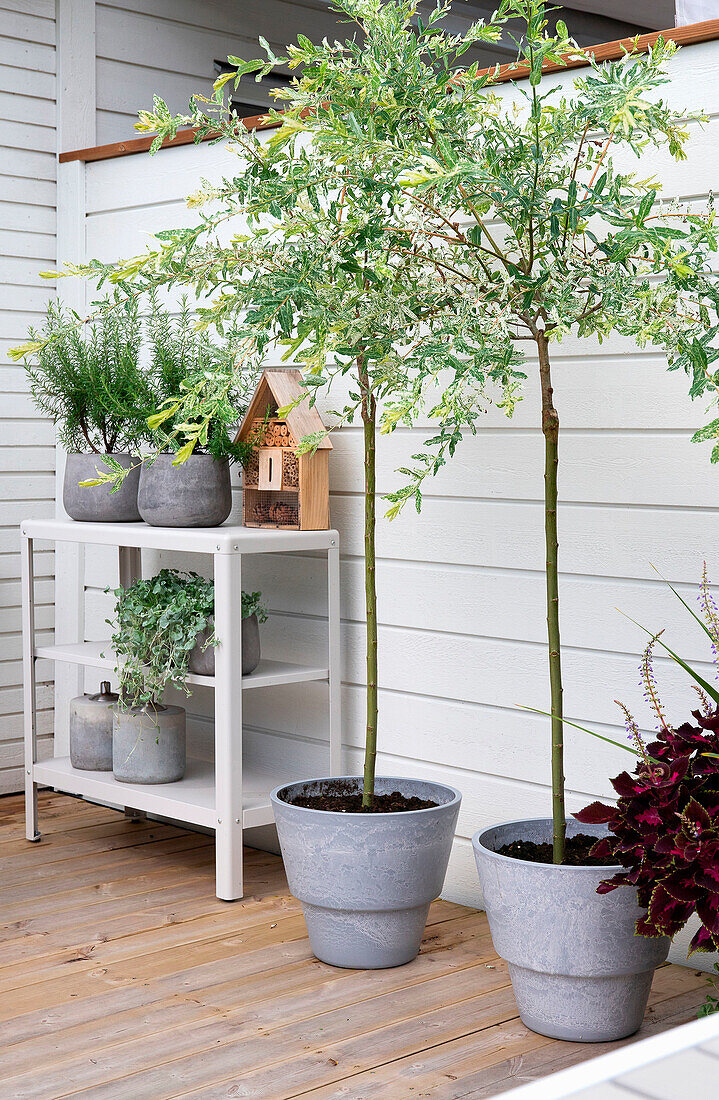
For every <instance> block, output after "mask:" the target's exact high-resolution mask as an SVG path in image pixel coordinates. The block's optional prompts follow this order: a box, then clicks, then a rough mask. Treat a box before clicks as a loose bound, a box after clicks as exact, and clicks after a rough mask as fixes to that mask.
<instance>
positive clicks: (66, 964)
mask: <svg viewBox="0 0 719 1100" xmlns="http://www.w3.org/2000/svg"><path fill="white" fill-rule="evenodd" d="M40 819H41V827H42V829H43V833H44V834H45V835H46V837H47V839H46V841H45V842H44V847H43V844H40V845H37V846H32V847H31V846H30V845H27V844H26V842H24V841H23V840H22V829H23V821H22V803H21V800H20V799H18V798H17V797H15V796H10V797H9V798H4V799H0V881H1V882H2V884H3V889H2V894H1V895H0V992H4V993H5V996H4V997H3V998H2V1002H0V1080H2V1081H3V1088H4V1089H5V1090H6V1094H7V1095H8V1096H9V1095H12V1096H13V1098H14V1100H22V1098H23V1097H27V1098H28V1100H30V1098H32V1100H43V1097H44V1098H46V1100H59V1098H60V1097H64V1096H82V1097H85V1098H88V1100H90V1098H94V1097H97V1098H98V1100H100V1098H101V1100H111V1098H113V1097H117V1098H118V1100H126V1098H127V1097H132V1098H133V1100H142V1098H143V1097H147V1098H148V1100H163V1098H165V1100H170V1098H171V1097H172V1098H174V1097H180V1096H182V1097H188V1098H189V1097H194V1098H198V1100H199V1098H200V1097H202V1098H203V1100H212V1098H218V1100H219V1098H222V1100H225V1098H229V1097H233V1096H243V1095H248V1096H249V1095H251V1096H257V1097H262V1100H289V1098H290V1097H299V1096H302V1097H303V1098H305V1100H330V1098H332V1100H397V1098H399V1097H403V1098H404V1097H409V1096H421V1097H427V1098H429V1100H470V1097H471V1098H472V1100H479V1098H480V1097H489V1096H494V1095H498V1094H499V1093H501V1092H503V1091H505V1090H506V1089H508V1088H510V1087H513V1086H514V1085H515V1084H520V1083H522V1082H524V1081H526V1080H531V1079H533V1077H538V1076H542V1075H544V1074H546V1073H551V1072H554V1071H555V1070H557V1069H561V1068H564V1067H565V1066H567V1065H571V1064H573V1063H574V1062H577V1061H581V1060H583V1059H586V1058H590V1057H593V1056H594V1055H595V1054H597V1053H603V1052H604V1051H605V1050H607V1049H611V1047H612V1046H613V1045H616V1044H602V1045H601V1046H599V1047H593V1046H586V1045H583V1044H574V1043H558V1042H555V1041H553V1040H550V1039H546V1038H544V1037H543V1036H538V1035H534V1034H533V1033H532V1032H529V1031H527V1029H526V1028H524V1027H523V1025H522V1024H521V1022H520V1021H519V1020H518V1018H517V1011H516V1005H515V1002H514V998H513V996H512V992H511V986H510V984H509V978H508V974H507V969H506V966H505V964H504V963H503V962H502V961H501V960H500V959H498V958H497V957H496V955H495V954H494V951H493V948H492V943H491V938H490V936H489V932H488V928H487V923H486V918H485V916H484V914H482V913H477V912H475V911H474V910H471V909H466V908H463V907H460V906H455V905H452V904H451V903H448V902H437V903H435V904H434V906H433V907H432V909H431V911H430V923H429V925H428V928H427V933H426V936H425V939H424V943H423V947H422V951H421V953H420V956H419V957H418V959H416V960H415V961H414V962H413V963H410V964H409V965H407V966H405V967H400V968H397V969H394V970H384V971H369V972H364V971H352V970H338V969H335V968H333V967H329V966H327V965H325V964H324V963H320V962H319V961H318V960H317V959H315V958H314V957H313V956H312V954H311V952H310V950H309V945H308V942H307V938H306V933H305V927H304V922H303V920H302V916H301V911H300V907H299V905H298V903H297V902H296V901H295V899H293V898H292V897H291V896H290V895H289V894H288V892H287V886H286V880H285V878H284V873H283V869H282V865H281V861H280V860H279V859H278V858H277V857H276V856H271V855H268V854H267V853H264V852H253V851H250V850H248V852H247V853H246V868H245V870H246V879H247V886H246V888H247V891H248V893H247V896H246V897H245V898H243V899H242V901H240V902H237V903H234V904H228V903H225V902H221V901H218V900H217V899H216V898H215V896H214V858H213V857H214V848H213V844H212V841H211V838H208V837H206V836H203V835H200V834H195V833H188V832H185V831H184V830H181V829H177V828H175V827H173V826H165V825H158V824H156V823H145V822H143V823H142V824H141V825H132V824H130V823H129V822H128V821H127V820H126V819H124V818H123V817H122V816H121V815H119V814H117V813H116V812H114V811H111V810H105V809H103V808H102V807H98V806H90V805H88V804H84V803H82V802H79V801H78V800H76V799H70V798H68V797H66V796H63V795H57V794H55V793H53V792H42V793H41V815H40ZM705 988H706V985H705V979H704V976H702V975H697V974H696V973H695V972H693V971H691V970H688V969H684V968H678V967H672V966H665V967H662V968H661V969H660V970H659V971H658V973H657V976H656V978H655V982H654V986H653V990H652V1001H651V1010H650V1012H649V1013H648V1016H647V1021H646V1023H645V1026H644V1028H643V1029H642V1032H640V1036H638V1037H641V1036H643V1035H645V1034H651V1033H652V1032H653V1031H658V1030H662V1029H664V1028H666V1027H670V1026H675V1025H677V1024H679V1023H682V1022H684V1021H685V1020H687V1019H690V1018H692V1017H693V1015H695V1013H696V1009H697V1007H698V1005H699V1004H700V1003H701V1002H702V1001H703V999H704V994H705Z"/></svg>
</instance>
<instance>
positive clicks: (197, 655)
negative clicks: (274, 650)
mask: <svg viewBox="0 0 719 1100" xmlns="http://www.w3.org/2000/svg"><path fill="white" fill-rule="evenodd" d="M214 629H215V628H214V626H209V627H208V628H207V630H201V631H200V632H199V634H198V635H197V641H196V642H195V648H194V649H193V650H192V651H191V653H190V660H189V664H188V666H187V667H188V668H189V670H190V672H195V673H197V675H198V676H214V675H215V647H214V646H212V645H208V646H206V642H207V639H208V638H209V637H210V636H211V635H212V633H213V632H214ZM259 663H260V626H259V623H258V622H257V616H256V615H250V616H249V617H248V618H247V619H243V620H242V675H243V676H249V675H250V673H252V672H254V671H255V669H256V668H257V666H258V664H259Z"/></svg>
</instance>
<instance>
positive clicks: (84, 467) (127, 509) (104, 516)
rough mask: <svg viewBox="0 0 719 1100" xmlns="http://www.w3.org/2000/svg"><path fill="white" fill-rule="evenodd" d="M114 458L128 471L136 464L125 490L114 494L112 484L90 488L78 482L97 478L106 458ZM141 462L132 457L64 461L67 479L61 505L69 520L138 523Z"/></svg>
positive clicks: (82, 457)
mask: <svg viewBox="0 0 719 1100" xmlns="http://www.w3.org/2000/svg"><path fill="white" fill-rule="evenodd" d="M108 457H109V458H114V459H115V461H116V462H118V463H119V464H120V466H122V467H123V468H124V469H125V470H130V468H131V467H132V466H133V465H135V467H136V468H135V469H133V470H131V472H130V473H129V474H128V475H127V477H126V478H125V480H124V481H123V483H122V488H121V489H118V491H117V492H116V493H113V492H112V485H88V486H85V487H84V488H83V487H81V486H80V484H79V482H81V481H89V480H90V479H91V478H94V477H97V471H98V470H100V472H103V471H104V470H105V469H107V467H106V466H105V465H104V462H103V460H104V459H105V458H108ZM137 462H138V460H137V459H136V458H134V457H133V456H132V455H129V454H112V455H100V454H82V455H81V454H71V455H68V456H67V458H66V460H65V478H64V480H63V486H62V506H63V508H64V509H65V511H66V512H67V514H68V515H69V517H70V519H75V520H80V521H81V522H85V523H137V522H138V521H139V519H140V513H139V511H138V509H137V492H138V487H139V484H140V469H139V465H137Z"/></svg>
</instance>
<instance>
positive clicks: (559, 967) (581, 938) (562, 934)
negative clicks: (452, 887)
mask: <svg viewBox="0 0 719 1100" xmlns="http://www.w3.org/2000/svg"><path fill="white" fill-rule="evenodd" d="M567 832H568V834H569V835H573V834H575V833H589V834H590V835H592V836H597V837H600V836H603V835H606V829H605V828H604V827H603V826H597V825H580V824H579V823H578V822H576V821H573V820H570V821H568V822H567ZM515 840H532V841H535V842H546V841H548V842H550V843H551V840H552V822H551V820H550V819H549V818H536V819H534V820H528V821H509V822H506V823H505V824H502V825H495V826H493V827H492V828H491V829H485V830H484V831H482V832H479V833H476V834H475V836H474V837H473V838H472V844H473V847H474V855H475V859H476V861H477V870H478V872H479V878H480V882H481V884H482V891H483V893H484V902H485V908H486V910H487V917H488V919H489V928H490V931H491V933H492V940H493V941H494V947H495V950H496V951H497V954H498V955H500V956H501V957H502V958H503V959H505V960H506V962H507V964H508V967H509V976H510V978H511V979H512V986H513V988H514V996H515V998H516V1000H517V1006H518V1008H519V1014H520V1016H521V1018H522V1021H523V1022H524V1023H525V1024H526V1026H527V1027H528V1028H531V1030H532V1031H537V1032H539V1034H540V1035H549V1036H550V1037H551V1038H553V1039H569V1040H571V1041H573V1042H583V1043H596V1042H608V1041H610V1040H614V1039H622V1038H625V1037H626V1036H627V1035H633V1034H634V1032H635V1031H637V1029H638V1028H639V1027H640V1026H641V1023H642V1020H643V1018H644V1012H645V1009H646V1006H647V998H648V997H649V989H650V986H651V984H652V977H653V975H654V970H655V968H656V967H657V966H659V965H660V963H662V962H664V960H665V959H666V957H667V952H668V951H669V940H668V939H667V938H666V937H663V936H662V937H660V938H657V939H650V938H647V937H645V936H638V935H636V933H635V931H634V924H635V922H636V920H637V918H638V917H639V916H641V914H642V910H641V909H640V908H639V905H638V903H637V894H636V890H632V889H630V888H629V887H625V886H622V887H620V888H619V889H618V890H613V891H612V892H611V893H609V894H597V892H596V890H597V886H598V885H599V883H600V882H601V881H602V880H603V879H606V878H611V876H612V875H614V874H616V873H617V871H619V870H621V868H620V867H618V866H607V867H564V866H558V865H554V864H544V863H529V862H526V861H524V860H520V859H513V858H511V857H509V856H502V855H499V854H498V853H497V851H496V849H497V848H501V847H502V846H503V845H504V844H511V843H512V841H515Z"/></svg>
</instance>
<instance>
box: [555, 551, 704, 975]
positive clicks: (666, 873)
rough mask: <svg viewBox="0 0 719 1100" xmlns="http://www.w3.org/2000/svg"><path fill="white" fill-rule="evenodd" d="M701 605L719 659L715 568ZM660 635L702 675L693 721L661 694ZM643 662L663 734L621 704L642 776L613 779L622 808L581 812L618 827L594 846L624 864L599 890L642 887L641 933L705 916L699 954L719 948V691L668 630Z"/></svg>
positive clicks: (667, 931) (669, 932) (673, 928)
mask: <svg viewBox="0 0 719 1100" xmlns="http://www.w3.org/2000/svg"><path fill="white" fill-rule="evenodd" d="M672 591H674V589H672ZM675 594H676V595H678V593H676V592H675ZM679 599H681V597H680V596H679ZM682 603H684V601H683V600H682ZM700 605H701V608H702V611H703V614H704V619H705V622H702V620H701V619H699V617H698V616H696V615H694V612H693V611H692V612H691V613H692V615H694V617H695V618H696V619H697V621H698V622H700V623H701V625H702V627H703V628H704V630H705V631H706V633H707V634H708V635H709V637H710V639H711V644H712V650H713V652H714V659H715V661H717V650H718V648H719V612H718V610H717V606H716V603H715V601H714V598H713V596H712V594H711V591H710V588H709V583H708V580H707V576H706V567H705V570H704V576H703V579H702V584H701V589H700ZM685 606H687V605H686V604H685ZM689 610H690V611H691V608H690V609H689ZM657 642H658V643H659V644H660V645H662V646H664V648H665V649H666V651H667V652H668V653H669V655H670V656H671V657H672V658H673V659H674V660H675V661H676V662H677V663H678V664H679V665H680V666H681V667H682V668H684V669H685V671H687V672H688V673H689V675H690V676H692V678H693V679H694V680H695V681H697V683H696V684H695V685H694V686H695V689H696V690H697V692H698V693H699V697H700V700H701V706H700V709H697V710H694V711H692V717H693V719H694V721H693V722H684V723H682V725H680V726H678V727H677V728H674V727H673V726H672V725H671V724H670V722H669V721H668V719H667V717H666V715H665V712H664V708H663V706H662V704H661V700H660V698H659V692H658V689H657V682H656V678H655V675H654V672H653V667H652V654H653V649H654V646H655V645H656V643H657ZM640 669H641V674H642V682H643V685H644V689H645V698H646V699H647V701H648V702H649V704H650V706H651V707H652V710H653V711H654V713H655V715H656V716H657V718H658V733H657V738H656V740H655V741H652V742H650V743H649V744H646V743H645V741H644V739H643V738H642V736H641V733H640V731H639V727H638V725H637V723H636V721H635V719H634V718H633V717H632V715H631V713H630V712H629V710H628V709H627V708H626V707H624V705H623V704H621V703H620V704H619V705H620V706H621V707H622V709H623V711H624V715H625V720H626V726H627V731H628V733H629V735H630V738H631V740H632V741H633V742H634V744H635V746H636V749H635V751H636V752H637V754H638V757H639V762H638V764H637V767H636V768H635V770H634V772H633V774H629V772H627V771H624V772H621V773H620V774H619V775H618V776H616V778H615V779H613V780H612V786H613V787H614V790H615V791H616V792H617V795H618V796H619V797H618V801H617V804H616V806H607V805H604V804H603V803H601V802H593V803H591V805H589V806H587V807H586V808H585V809H584V810H582V811H581V812H580V813H578V814H575V815H574V816H575V817H576V818H577V820H578V821H580V822H582V823H583V824H606V825H607V826H608V828H609V830H610V834H609V836H606V837H603V838H602V839H601V840H599V841H598V842H597V843H596V844H595V845H594V847H593V849H592V852H591V854H592V855H593V856H596V857H598V858H600V859H602V860H604V861H605V862H606V863H618V864H621V865H622V867H623V868H624V869H623V870H622V871H620V872H618V873H617V874H615V875H614V876H613V877H612V878H609V879H606V880H605V881H604V882H602V883H601V885H600V886H599V889H598V893H600V894H606V893H609V892H610V891H612V890H616V889H617V887H619V886H632V887H635V888H636V889H637V892H638V899H639V904H640V905H641V906H642V907H643V908H645V909H646V914H645V915H644V916H642V917H640V918H639V920H638V921H637V924H636V930H637V932H638V933H639V934H640V935H643V936H673V935H675V933H677V932H678V931H679V930H680V929H681V928H683V927H684V925H685V924H686V922H687V921H688V920H689V918H690V917H692V916H693V915H694V914H696V915H697V916H698V918H699V920H700V921H701V925H700V927H699V929H698V931H697V932H696V934H695V935H694V937H693V938H692V941H691V945H690V949H689V950H690V954H691V953H692V952H694V951H715V950H717V949H719V691H717V689H716V688H715V687H713V686H712V685H711V684H709V683H708V682H707V681H706V680H704V679H703V677H701V676H700V675H699V674H698V673H697V672H696V671H695V670H693V669H692V668H691V667H690V666H689V665H687V664H686V662H685V661H683V660H682V659H681V658H680V657H678V656H677V655H676V654H675V653H673V652H672V650H670V649H669V648H668V647H667V646H666V645H664V643H663V642H662V640H661V634H656V635H654V636H653V637H652V638H651V640H650V642H649V644H648V646H647V648H646V650H645V651H644V655H643V658H642V663H641V666H640Z"/></svg>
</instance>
